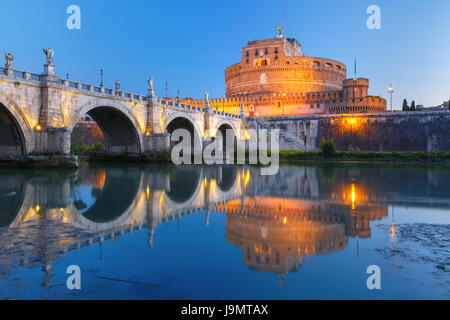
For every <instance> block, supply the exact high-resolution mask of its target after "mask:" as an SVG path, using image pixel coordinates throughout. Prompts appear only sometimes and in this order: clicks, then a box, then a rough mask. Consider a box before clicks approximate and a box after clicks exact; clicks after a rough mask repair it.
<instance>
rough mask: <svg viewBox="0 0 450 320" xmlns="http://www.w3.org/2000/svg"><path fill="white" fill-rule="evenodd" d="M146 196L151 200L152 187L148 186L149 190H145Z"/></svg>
mask: <svg viewBox="0 0 450 320" xmlns="http://www.w3.org/2000/svg"><path fill="white" fill-rule="evenodd" d="M145 194H146V196H147V200H148V199H150V185H148V184H147V188H146V190H145Z"/></svg>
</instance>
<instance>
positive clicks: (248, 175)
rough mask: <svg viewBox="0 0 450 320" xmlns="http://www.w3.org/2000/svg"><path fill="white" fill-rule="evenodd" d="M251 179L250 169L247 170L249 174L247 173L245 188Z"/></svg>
mask: <svg viewBox="0 0 450 320" xmlns="http://www.w3.org/2000/svg"><path fill="white" fill-rule="evenodd" d="M249 181H250V170H247V174H246V175H245V179H244V188H246V187H247V185H248V183H249Z"/></svg>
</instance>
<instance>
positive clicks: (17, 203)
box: [0, 172, 26, 228]
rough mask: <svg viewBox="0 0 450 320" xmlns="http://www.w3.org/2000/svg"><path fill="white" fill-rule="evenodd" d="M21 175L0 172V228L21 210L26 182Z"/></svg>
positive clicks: (6, 224)
mask: <svg viewBox="0 0 450 320" xmlns="http://www.w3.org/2000/svg"><path fill="white" fill-rule="evenodd" d="M24 178H25V177H24V176H23V175H14V176H12V175H10V174H2V173H1V172H0V181H2V184H1V185H0V228H3V227H9V226H11V224H13V222H14V221H16V220H17V217H18V216H20V212H21V211H23V207H24V200H25V199H24V198H25V193H26V192H25V188H26V182H25V179H24Z"/></svg>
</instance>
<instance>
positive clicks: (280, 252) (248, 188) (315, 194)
mask: <svg viewBox="0 0 450 320" xmlns="http://www.w3.org/2000/svg"><path fill="white" fill-rule="evenodd" d="M327 170H328V171H326V172H323V171H322V169H318V168H308V167H282V168H281V169H280V173H279V174H278V175H276V176H260V175H259V168H238V167H234V166H215V167H202V166H183V167H178V168H167V167H158V166H152V167H148V166H146V167H143V168H140V167H127V168H123V167H108V168H107V169H105V168H103V167H96V166H93V165H91V166H90V167H89V168H81V169H80V170H79V171H78V172H77V173H76V174H66V175H62V174H61V173H57V174H55V176H51V177H49V176H48V175H47V176H42V175H37V174H36V175H33V174H31V173H27V175H24V174H23V173H20V174H16V175H14V174H10V173H9V172H1V171H0V179H1V181H4V183H3V184H2V186H0V207H1V208H2V212H1V214H0V237H1V241H0V271H2V272H3V273H5V272H6V273H8V270H9V269H10V268H11V267H12V266H13V265H14V263H15V262H20V263H21V264H22V265H27V264H29V263H32V262H33V261H39V262H40V263H42V265H43V268H44V270H45V271H46V272H48V271H49V270H50V269H51V265H52V263H53V262H54V261H55V259H57V256H58V255H59V254H62V253H66V252H68V251H72V250H77V249H81V248H84V247H87V246H92V245H96V244H101V243H103V242H104V241H107V240H110V239H118V238H120V237H122V236H124V235H127V234H130V233H133V232H136V231H139V230H147V232H148V235H149V238H148V243H149V245H150V246H152V244H153V236H154V233H155V230H156V228H158V226H159V225H161V224H164V223H167V222H169V221H173V220H175V221H176V220H181V219H182V218H183V217H184V216H187V215H190V214H194V213H198V212H204V213H206V223H208V217H209V215H210V213H213V212H223V213H225V214H226V215H227V224H226V240H227V241H229V242H230V243H232V244H234V245H236V246H237V247H239V248H241V249H242V251H243V257H244V263H245V264H247V265H249V266H250V267H251V268H252V269H255V270H260V271H264V272H273V273H277V274H281V275H285V274H286V273H288V272H290V271H295V270H298V269H299V268H300V267H301V265H302V262H303V259H304V258H305V257H306V256H309V255H316V254H325V253H329V252H334V251H338V250H340V249H343V248H345V247H346V246H347V244H348V238H349V237H356V236H357V237H360V238H368V237H370V234H371V229H370V222H371V221H373V220H378V219H382V218H384V217H386V216H387V214H388V205H390V204H391V202H392V199H395V198H398V197H397V194H398V193H401V197H406V198H408V199H409V200H410V201H409V205H410V206H418V207H420V206H424V205H429V203H434V204H438V206H441V207H442V206H444V207H445V206H446V207H450V205H449V204H447V201H448V200H446V198H441V197H435V198H432V197H428V198H427V197H424V196H422V195H417V194H416V193H414V192H413V191H414V190H408V189H407V188H406V189H405V187H404V185H403V184H404V183H407V180H408V179H405V178H403V180H402V179H395V177H394V179H395V180H394V181H398V182H396V183H389V182H390V179H391V176H392V175H393V174H392V173H389V172H384V171H382V170H381V171H379V172H375V173H373V174H372V173H371V174H368V173H367V172H366V171H364V170H363V169H361V170H356V171H354V170H347V169H345V168H344V169H343V168H337V169H335V170H334V171H333V170H331V171H330V170H329V169H327ZM397 171H398V170H396V172H397ZM368 172H372V171H368ZM417 174H418V173H417V172H415V175H416V176H417ZM424 178H427V179H432V180H433V184H432V186H433V187H432V190H431V189H428V190H425V193H426V194H439V192H437V191H439V190H441V189H443V181H441V180H439V179H440V178H436V176H433V175H432V174H430V172H427V171H424ZM436 179H437V180H436ZM405 181H406V182H405ZM424 183H426V182H424ZM427 185H430V184H427ZM429 188H430V187H429ZM443 190H445V188H444V189H443ZM89 199H91V200H89Z"/></svg>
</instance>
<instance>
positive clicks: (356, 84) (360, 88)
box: [344, 78, 369, 99]
mask: <svg viewBox="0 0 450 320" xmlns="http://www.w3.org/2000/svg"><path fill="white" fill-rule="evenodd" d="M368 95H369V79H366V78H358V79H346V80H344V98H346V99H354V98H364V97H367V96H368Z"/></svg>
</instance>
